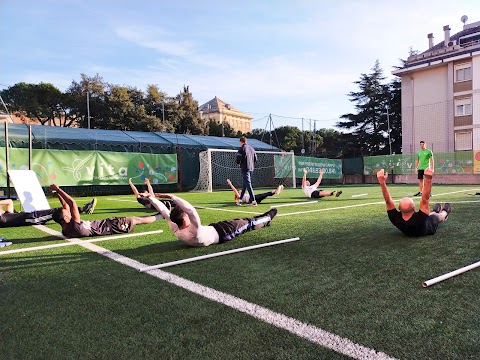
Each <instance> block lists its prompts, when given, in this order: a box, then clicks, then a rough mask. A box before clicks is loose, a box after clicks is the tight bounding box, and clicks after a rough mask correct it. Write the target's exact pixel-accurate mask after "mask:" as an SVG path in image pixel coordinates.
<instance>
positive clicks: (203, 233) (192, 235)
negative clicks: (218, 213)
mask: <svg viewBox="0 0 480 360" xmlns="http://www.w3.org/2000/svg"><path fill="white" fill-rule="evenodd" d="M159 197H162V198H167V199H171V200H173V201H175V203H176V204H177V205H176V206H175V207H174V208H173V209H172V211H168V209H167V207H166V206H165V205H164V204H163V203H162V202H161V201H160V200H158V199H155V198H151V199H150V201H151V202H152V205H153V206H154V207H155V208H156V209H157V210H158V211H159V212H160V214H162V215H163V217H164V218H165V220H167V222H168V226H169V227H170V229H171V230H172V231H173V233H174V234H175V236H176V237H177V239H178V240H180V241H181V242H183V243H184V244H186V245H189V246H209V245H212V244H221V243H224V242H226V241H230V240H232V239H233V238H234V237H235V236H237V235H240V234H243V233H245V232H247V231H251V230H257V229H260V228H262V227H265V226H268V225H270V222H271V221H272V220H273V218H274V217H275V215H277V209H276V208H272V209H270V211H267V212H266V213H265V214H262V215H259V216H255V217H252V218H243V219H233V220H224V221H219V222H216V223H212V224H210V225H208V226H205V225H202V223H201V221H200V216H198V213H197V209H195V208H194V207H193V206H192V205H191V204H190V203H189V202H188V201H185V200H184V199H181V198H179V197H178V196H175V195H171V194H159Z"/></svg>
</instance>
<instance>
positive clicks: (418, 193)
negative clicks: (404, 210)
mask: <svg viewBox="0 0 480 360" xmlns="http://www.w3.org/2000/svg"><path fill="white" fill-rule="evenodd" d="M413 196H422V193H421V192H420V191H419V192H417V193H416V194H415V195H413Z"/></svg>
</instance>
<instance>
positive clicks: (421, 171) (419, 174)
mask: <svg viewBox="0 0 480 360" xmlns="http://www.w3.org/2000/svg"><path fill="white" fill-rule="evenodd" d="M424 173H425V170H420V169H418V170H417V175H418V180H422V179H423V174H424Z"/></svg>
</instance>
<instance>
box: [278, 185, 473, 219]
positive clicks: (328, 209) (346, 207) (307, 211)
mask: <svg viewBox="0 0 480 360" xmlns="http://www.w3.org/2000/svg"><path fill="white" fill-rule="evenodd" d="M466 191H472V189H468V190H459V191H452V192H448V193H442V194H436V195H432V197H433V196H443V195H450V194H457V193H461V192H466ZM473 191H477V190H473ZM418 199H421V198H420V197H419V198H418ZM399 200H400V199H397V200H393V201H399ZM414 200H415V199H414ZM379 204H385V201H378V202H373V203H365V204H355V205H346V206H337V207H332V208H324V209H315V210H306V211H297V212H293V213H288V214H277V217H279V216H289V215H300V214H307V213H314V212H321V211H330V210H340V209H348V208H353V207H360V206H368V205H379Z"/></svg>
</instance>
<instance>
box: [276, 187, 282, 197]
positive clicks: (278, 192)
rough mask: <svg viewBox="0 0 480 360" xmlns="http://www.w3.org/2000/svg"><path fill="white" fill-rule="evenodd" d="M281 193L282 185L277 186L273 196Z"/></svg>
mask: <svg viewBox="0 0 480 360" xmlns="http://www.w3.org/2000/svg"><path fill="white" fill-rule="evenodd" d="M282 191H283V185H278V187H277V190H276V191H275V195H280V193H281V192H282Z"/></svg>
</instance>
